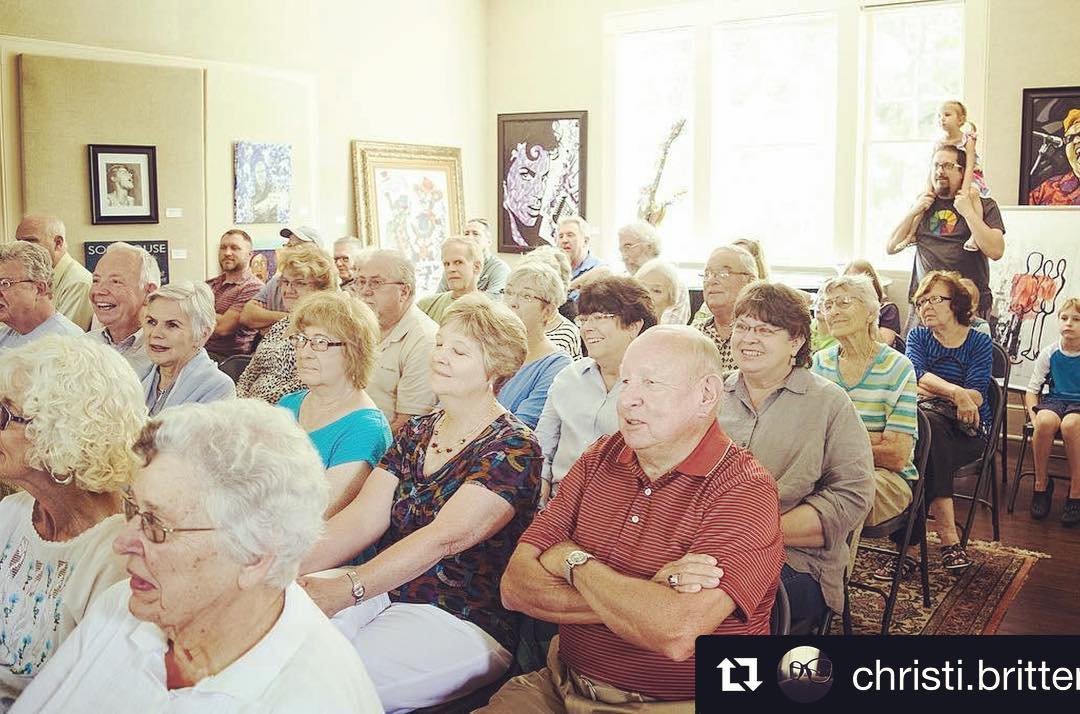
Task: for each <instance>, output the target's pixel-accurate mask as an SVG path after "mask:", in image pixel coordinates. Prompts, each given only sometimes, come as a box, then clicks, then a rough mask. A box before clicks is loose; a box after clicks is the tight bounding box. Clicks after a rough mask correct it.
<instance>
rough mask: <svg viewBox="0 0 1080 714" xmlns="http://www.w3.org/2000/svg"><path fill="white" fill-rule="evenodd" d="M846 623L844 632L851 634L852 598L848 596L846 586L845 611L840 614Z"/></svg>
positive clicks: (844, 623) (842, 620)
mask: <svg viewBox="0 0 1080 714" xmlns="http://www.w3.org/2000/svg"><path fill="white" fill-rule="evenodd" d="M840 618H841V622H842V623H843V625H844V634H845V635H847V636H851V598H850V597H848V589H847V587H846V586H845V587H844V612H843V613H841V615H840Z"/></svg>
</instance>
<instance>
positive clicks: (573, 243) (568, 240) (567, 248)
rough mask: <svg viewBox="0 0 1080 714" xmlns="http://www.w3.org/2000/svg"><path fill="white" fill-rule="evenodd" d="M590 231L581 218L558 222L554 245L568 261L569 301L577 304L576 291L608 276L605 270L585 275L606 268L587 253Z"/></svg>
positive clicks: (604, 264)
mask: <svg viewBox="0 0 1080 714" xmlns="http://www.w3.org/2000/svg"><path fill="white" fill-rule="evenodd" d="M591 236H592V229H591V228H590V227H589V224H588V223H586V222H585V219H584V218H582V217H581V216H567V217H566V218H563V219H561V220H560V221H559V226H558V239H557V240H556V245H558V246H559V248H560V249H562V251H563V252H564V253H566V257H567V258H569V259H570V292H569V293H568V297H569V299H570V300H573V301H574V302H577V298H578V291H579V290H580V289H581V288H582V286H584V285H585V284H586V283H588V282H589V281H590V280H593V279H594V278H599V277H603V276H604V275H607V274H609V273H608V271H607V270H604V271H601V272H598V273H596V274H595V275H586V274H587V273H588V272H589V271H591V270H593V269H594V268H606V267H607V264H606V263H605V262H604V261H603V260H602V259H600V258H597V257H596V256H594V255H593V254H592V253H591V252H589V239H590V238H591Z"/></svg>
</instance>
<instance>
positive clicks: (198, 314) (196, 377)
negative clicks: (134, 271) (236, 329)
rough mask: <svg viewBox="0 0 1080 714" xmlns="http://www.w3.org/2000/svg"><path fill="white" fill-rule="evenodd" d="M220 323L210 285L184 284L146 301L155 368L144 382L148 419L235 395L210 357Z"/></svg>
mask: <svg viewBox="0 0 1080 714" xmlns="http://www.w3.org/2000/svg"><path fill="white" fill-rule="evenodd" d="M216 323H217V315H216V314H215V312H214V293H213V292H212V291H211V290H210V288H209V286H207V285H206V283H193V282H191V281H190V280H182V281H179V282H175V283H171V284H169V285H166V286H164V287H162V288H159V289H158V290H156V291H155V292H153V293H151V294H150V296H149V297H148V298H147V299H146V308H145V312H144V315H143V325H144V330H145V332H146V353H147V356H149V357H150V361H151V362H152V363H153V365H154V367H153V369H151V370H150V372H149V373H148V374H147V375H146V376H145V377H143V380H142V384H143V391H144V393H145V397H146V408H147V409H149V410H150V416H154V415H155V414H157V413H158V412H159V411H161V410H162V409H164V408H165V407H171V406H175V405H177V404H185V403H187V402H213V401H216V400H218V399H232V398H234V397H235V396H236V387H235V386H234V385H233V382H232V380H231V379H229V377H228V375H226V374H225V373H224V372H222V371H221V370H219V369H218V368H217V364H216V363H215V362H214V361H213V360H212V359H210V355H208V354H207V353H206V349H205V345H206V341H207V340H209V339H210V335H211V334H213V332H214V325H215V324H216Z"/></svg>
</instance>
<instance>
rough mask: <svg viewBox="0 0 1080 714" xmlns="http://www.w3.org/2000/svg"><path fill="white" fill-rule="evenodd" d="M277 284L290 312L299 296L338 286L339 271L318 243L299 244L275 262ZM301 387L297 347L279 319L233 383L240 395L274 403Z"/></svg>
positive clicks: (284, 321) (285, 318) (285, 320)
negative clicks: (316, 244)
mask: <svg viewBox="0 0 1080 714" xmlns="http://www.w3.org/2000/svg"><path fill="white" fill-rule="evenodd" d="M278 274H279V275H280V276H281V277H280V278H279V282H278V285H279V286H280V287H281V298H282V301H283V302H284V303H285V309H286V310H287V311H289V312H291V311H292V309H293V308H294V307H296V303H298V302H300V298H303V297H305V296H307V295H312V294H314V293H318V292H334V291H336V290H337V289H338V272H337V268H335V267H334V263H333V261H332V260H331V259H330V256H329V255H327V254H326V253H325V252H324V251H323V250H321V249H320V248H319V247H318V246H315V245H312V244H301V245H298V246H296V247H294V248H288V249H286V250H285V251H283V252H282V258H281V261H280V263H279V264H278ZM303 388H304V384H303V382H301V381H300V378H299V377H298V376H297V375H296V349H295V348H294V347H293V345H292V343H291V342H289V318H288V317H283V318H282V319H280V320H278V321H277V322H276V323H274V324H273V326H271V327H270V329H269V330H267V331H266V334H265V335H263V338H262V341H261V342H259V346H258V347H256V348H255V353H254V354H253V355H252V356H251V361H250V362H248V366H247V367H246V368H245V369H244V372H243V374H241V375H240V379H238V380H237V382H236V394H237V396H239V397H255V398H256V399H262V400H263V401H266V402H270V403H271V404H277V403H278V400H279V399H281V398H282V397H283V396H285V395H286V394H288V393H290V392H296V391H299V390H301V389H303Z"/></svg>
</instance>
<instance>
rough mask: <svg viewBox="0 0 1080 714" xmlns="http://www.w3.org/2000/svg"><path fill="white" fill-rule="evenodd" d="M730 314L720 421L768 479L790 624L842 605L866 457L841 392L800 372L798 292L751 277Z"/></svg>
mask: <svg viewBox="0 0 1080 714" xmlns="http://www.w3.org/2000/svg"><path fill="white" fill-rule="evenodd" d="M732 316H733V322H732V326H731V352H732V356H733V358H734V360H735V364H736V366H737V367H738V369H737V371H736V372H734V373H733V374H731V375H729V376H728V378H727V379H726V380H725V382H724V394H723V395H722V399H721V406H720V416H719V419H720V425H721V426H722V427H723V428H724V431H725V432H727V434H728V435H729V436H730V437H731V438H732V440H733V441H734V442H735V443H736V444H739V445H740V446H743V447H744V448H749V449H750V451H752V452H753V454H754V456H755V457H756V458H757V460H758V461H760V462H761V464H762V465H763V466H764V467H765V468H766V469H768V471H769V472H770V473H772V474H773V476H775V477H776V482H777V484H776V485H777V489H778V490H779V492H780V513H781V517H780V527H781V529H782V530H783V533H784V544H785V546H786V550H787V559H786V563H785V564H784V568H783V570H782V571H781V573H780V578H781V580H782V581H783V583H784V586H785V588H786V589H787V592H788V598H789V600H790V602H791V619H792V623H793V625H792V626H793V629H795V630H796V631H798V630H801V629H804V628H805V626H806V624H807V623H810V624H812V625H816V624H817V623H818V622H819V621H820V619H821V617H822V616H823V615H824V614H825V611H826V609H830V610H832V611H833V612H842V611H843V607H844V569H845V568H846V567H847V565H848V563H849V560H850V553H849V549H848V545H847V539H848V537H849V535H850V534H851V533H852V531H855V530H856V529H858V528H859V527H861V525H862V522H863V520H864V519H865V518H866V515H867V513H868V512H869V511H870V506H871V504H872V503H873V501H874V460H873V456H872V454H871V450H870V441H869V439H867V436H866V429H865V427H863V424H862V421H861V420H860V419H859V415H858V413H857V412H856V411H855V407H854V405H853V404H852V403H851V400H850V399H849V398H848V395H847V393H846V392H845V391H844V390H842V389H841V388H840V387H838V386H836V385H835V384H833V383H832V382H830V381H829V380H827V379H825V378H824V377H820V376H818V375H816V374H814V373H813V372H811V371H810V370H809V369H807V368H808V367H809V365H810V311H809V308H808V307H807V304H806V300H805V299H804V298H803V295H802V293H800V292H799V291H798V290H795V289H793V288H789V287H787V286H786V285H779V284H774V283H767V282H764V281H760V280H759V281H757V282H754V283H751V284H750V285H749V286H747V287H746V288H744V289H743V290H742V291H741V292H740V293H739V296H738V298H737V299H736V300H735V305H734V308H733V310H732ZM721 565H723V563H721Z"/></svg>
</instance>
